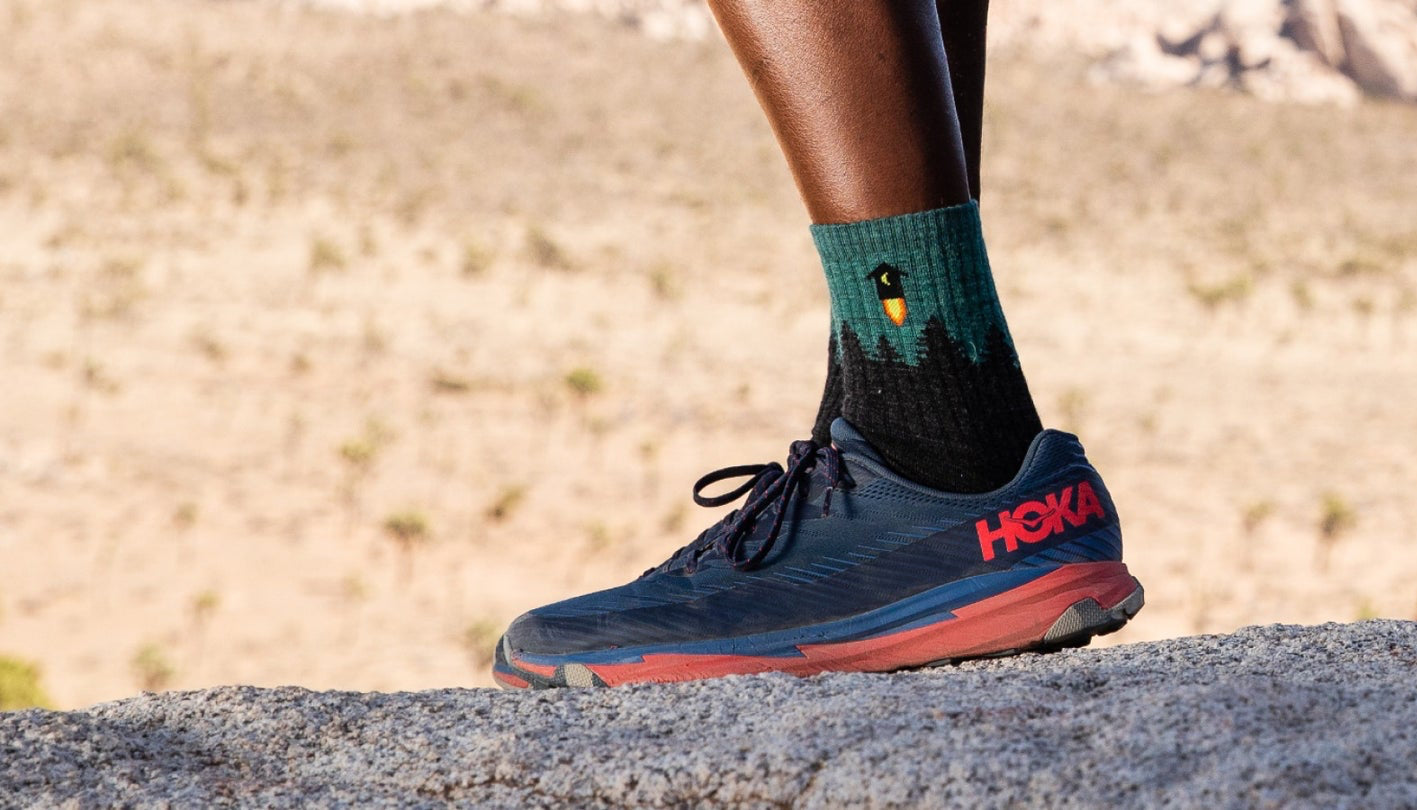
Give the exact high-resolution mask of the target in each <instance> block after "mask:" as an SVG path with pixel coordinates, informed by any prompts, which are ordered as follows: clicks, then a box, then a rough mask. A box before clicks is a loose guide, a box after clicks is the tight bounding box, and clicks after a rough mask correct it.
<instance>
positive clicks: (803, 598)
mask: <svg viewBox="0 0 1417 810" xmlns="http://www.w3.org/2000/svg"><path fill="white" fill-rule="evenodd" d="M738 477H746V478H747V481H746V482H745V483H743V484H742V485H741V486H739V487H738V488H736V489H734V490H733V491H731V492H728V493H725V494H722V495H717V496H705V495H704V494H703V490H704V488H705V487H707V486H710V485H712V484H715V483H718V482H720V481H724V480H728V479H732V478H738ZM745 494H746V495H747V496H748V498H747V501H746V502H745V503H744V505H743V506H742V508H740V509H737V510H734V511H733V512H731V513H729V514H728V515H727V516H726V517H724V519H723V520H721V521H719V522H718V523H717V524H715V525H714V526H712V527H710V528H709V529H708V530H706V531H705V532H704V533H703V534H701V535H699V537H698V538H697V539H695V540H694V541H693V542H692V543H690V544H689V545H687V546H685V547H684V548H682V549H680V550H679V551H677V552H676V553H675V554H674V556H672V557H670V558H669V559H668V560H666V561H665V562H664V563H663V564H661V565H659V566H657V567H655V568H652V569H650V570H649V571H646V572H645V573H644V574H643V575H641V576H640V577H639V578H638V579H636V580H635V581H633V582H631V583H629V584H627V585H622V586H620V587H618V588H611V589H609V590H605V591H599V592H597V593H592V594H588V595H585V596H579V597H576V598H574V599H568V600H566V601H564V602H557V603H555V604H553V605H547V606H546V607H542V608H537V609H536V610H533V611H531V612H530V613H527V614H525V615H523V616H521V617H520V618H518V619H517V620H516V621H515V622H513V623H512V626H511V627H510V628H508V629H507V632H506V635H504V636H503V637H502V640H501V642H500V643H499V644H498V645H497V650H496V663H495V666H494V668H493V674H494V676H495V677H496V679H497V681H498V683H500V684H501V685H503V686H506V687H512V688H527V687H532V688H544V687H551V686H615V685H618V684H624V683H637V682H644V681H686V680H695V679H699V678H713V677H718V676H723V675H733V674H740V673H752V672H788V673H792V674H796V675H810V674H814V673H818V672H824V671H865V672H885V671H891V670H896V669H902V668H907V667H918V666H924V665H928V664H935V663H943V662H948V661H955V660H959V659H963V658H973V657H979V656H989V655H1002V654H1008V653H1015V652H1022V651H1025V650H1048V649H1057V648H1061V647H1068V646H1081V645H1083V644H1086V643H1087V642H1088V641H1089V640H1090V639H1091V638H1092V637H1093V636H1095V635H1100V634H1103V633H1110V632H1112V631H1114V630H1116V629H1117V628H1119V627H1121V626H1122V625H1123V624H1125V623H1126V621H1127V620H1128V619H1130V618H1131V617H1132V616H1134V615H1136V612H1137V611H1138V610H1140V609H1141V606H1142V601H1143V596H1142V588H1141V585H1140V583H1138V582H1137V581H1136V580H1135V579H1134V578H1132V576H1131V574H1129V573H1128V572H1127V567H1126V566H1125V565H1124V564H1122V534H1121V528H1120V526H1119V524H1118V521H1117V513H1116V510H1115V509H1114V507H1113V505H1112V499H1111V498H1110V497H1109V495H1108V493H1107V488H1106V487H1105V486H1103V484H1102V479H1101V478H1100V477H1099V476H1098V474H1097V471H1096V470H1095V469H1093V467H1092V465H1091V464H1089V463H1088V461H1087V458H1086V457H1085V456H1084V455H1083V449H1082V445H1081V444H1079V443H1078V440H1077V437H1075V436H1072V435H1071V434H1067V433H1061V432H1059V431H1056V430H1045V431H1043V432H1041V433H1039V434H1038V436H1036V437H1035V438H1034V440H1033V443H1032V445H1031V446H1030V447H1029V450H1028V455H1027V456H1026V457H1025V458H1024V460H1023V463H1022V465H1021V468H1020V470H1019V472H1018V475H1016V476H1015V477H1014V479H1013V480H1012V481H1010V482H1009V483H1008V484H1006V485H1004V486H1003V487H1000V488H999V489H997V490H995V491H993V492H988V493H983V494H978V495H961V494H952V493H948V492H940V491H937V490H932V489H928V488H926V487H924V486H921V485H919V484H916V483H913V482H911V481H908V480H906V479H904V478H901V477H900V476H898V475H896V474H895V473H893V472H891V471H890V470H889V469H888V468H887V467H886V465H885V463H884V462H883V461H882V460H881V458H880V456H878V455H877V454H876V452H875V451H874V450H873V449H872V448H871V445H870V444H869V443H868V442H867V441H866V439H865V438H863V437H862V436H861V434H859V433H858V432H857V431H856V430H855V429H854V428H853V427H852V426H851V425H850V424H848V423H847V422H846V421H845V420H843V419H838V420H836V422H835V423H834V424H833V425H832V446H830V447H821V446H819V445H817V444H815V443H813V442H810V441H799V442H794V443H793V445H792V450H791V453H790V454H789V456H788V460H787V466H786V468H784V467H783V466H782V465H779V464H776V463H773V464H754V465H745V466H740V467H729V468H726V469H723V470H718V471H717V472H713V473H709V474H708V475H706V476H704V477H703V478H701V479H700V480H699V482H698V483H697V484H695V485H694V500H695V501H696V502H697V503H699V504H701V505H704V506H719V505H723V504H726V503H728V502H730V501H732V500H734V499H737V498H739V497H741V496H743V495H745Z"/></svg>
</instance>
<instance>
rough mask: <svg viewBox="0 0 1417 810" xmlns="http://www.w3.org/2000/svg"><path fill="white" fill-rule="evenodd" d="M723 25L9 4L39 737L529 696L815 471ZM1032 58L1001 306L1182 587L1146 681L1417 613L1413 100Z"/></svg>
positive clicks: (1024, 38) (1140, 627)
mask: <svg viewBox="0 0 1417 810" xmlns="http://www.w3.org/2000/svg"><path fill="white" fill-rule="evenodd" d="M386 5H387V4H386ZM997 5H998V6H999V7H1000V8H999V9H998V10H996V13H1000V14H1007V8H1006V6H1007V5H1008V4H1006V3H1003V2H1002V0H1000V2H999V3H998V4H997ZM1012 5H1013V7H1015V8H1017V7H1018V6H1019V3H1017V2H1015V3H1013V4H1012ZM1104 5H1105V4H1104ZM1117 5H1118V6H1121V5H1122V4H1120V3H1119V4H1117ZM1134 5H1135V4H1134ZM381 10H383V11H387V10H388V9H381ZM696 14H697V16H694V15H690V16H687V17H684V18H683V19H684V20H687V21H688V22H685V23H684V26H683V30H679V29H677V28H675V27H674V26H673V25H669V26H667V27H665V26H658V27H656V26H655V25H645V24H638V25H636V24H629V23H627V22H626V20H625V19H624V18H623V17H617V16H616V15H614V14H611V15H606V14H594V13H531V12H525V13H522V12H517V13H508V12H507V10H506V9H487V8H483V7H482V6H481V5H478V6H477V7H471V6H464V7H459V8H451V9H450V8H437V9H426V10H420V11H417V12H416V13H404V14H364V13H353V12H351V11H349V10H344V9H337V8H331V7H311V6H308V5H299V4H291V3H277V2H262V1H260V0H243V1H241V2H236V1H230V2H213V1H211V0H3V2H0V680H3V681H4V683H5V684H7V685H6V686H5V687H4V689H5V690H8V692H7V693H8V694H9V695H10V696H11V697H10V698H9V700H10V704H11V706H16V705H21V704H22V703H24V702H26V701H28V702H45V703H48V704H50V705H54V706H57V707H77V706H82V705H85V704H89V703H92V702H95V701H101V700H107V699H113V698H118V697H122V696H126V695H130V694H133V693H135V692H137V691H139V690H143V689H184V688H195V687H202V686H209V685H214V684H224V683H250V684H258V685H276V684H299V685H303V686H308V687H312V688H339V689H359V690H404V689H420V688H427V687H439V686H450V685H490V684H491V680H490V677H489V676H488V664H489V656H490V651H491V645H492V644H493V642H494V641H495V639H496V637H497V635H498V633H499V632H500V630H501V628H502V626H503V625H505V623H506V622H507V621H509V620H510V619H512V618H514V617H515V616H516V615H517V614H519V613H520V612H522V611H523V610H526V609H528V608H531V607H534V606H536V605H538V604H541V603H543V602H546V601H549V600H554V599H558V598H562V597H566V596H570V595H573V594H575V593H578V592H583V591H586V590H588V589H594V588H599V587H604V586H609V585H612V584H616V583H618V582H621V581H623V580H625V579H628V578H630V577H633V576H634V575H636V574H638V573H639V572H640V571H641V570H642V569H644V568H645V567H647V566H649V565H652V564H654V563H657V562H659V561H660V560H662V559H663V558H664V557H666V556H667V555H668V554H669V553H670V552H671V551H672V550H673V549H675V548H677V547H678V546H680V545H681V544H682V543H684V542H686V541H687V540H689V539H690V538H692V537H693V535H695V534H696V533H697V532H698V531H699V529H700V528H702V526H704V525H706V524H707V522H709V521H711V520H713V519H714V518H715V515H714V514H712V513H710V512H709V511H706V510H701V509H697V508H694V507H692V505H691V502H690V500H689V488H690V484H691V483H692V482H693V481H694V479H695V478H697V477H698V476H699V475H701V474H702V473H704V472H706V471H708V470H711V469H715V468H717V467H720V466H724V465H728V464H738V463H748V462H762V461H769V460H779V459H780V458H781V457H782V456H783V455H784V454H785V452H786V447H787V443H788V441H789V440H791V439H794V438H800V437H803V436H804V435H805V434H806V432H807V430H808V428H809V427H810V424H811V419H812V416H813V414H814V413H815V409H816V406H817V402H818V397H819V393H820V389H821V385H822V381H823V377H824V372H825V357H826V328H827V301H826V288H825V284H824V282H823V281H822V280H821V277H820V270H819V267H818V264H817V261H816V258H815V254H814V253H813V251H812V247H811V243H810V240H809V238H808V233H807V227H806V226H807V219H806V216H805V214H804V212H803V211H802V208H801V206H800V204H799V202H798V199H797V196H796V192H795V189H794V187H793V185H792V181H791V178H790V177H789V176H788V174H787V172H786V170H785V168H784V165H783V162H782V159H781V156H780V154H779V152H778V151H777V147H776V145H775V144H774V142H773V140H772V137H771V133H770V132H769V130H768V128H767V126H766V124H765V123H764V121H763V120H762V118H761V115H760V112H759V110H758V108H757V105H756V103H755V101H754V99H753V98H752V95H751V93H750V91H749V89H748V87H747V84H746V82H745V81H744V79H743V77H742V75H741V73H740V71H739V68H738V67H737V65H736V64H735V63H734V62H733V61H732V59H731V57H730V54H729V52H728V50H727V47H726V45H725V44H724V43H723V42H722V40H721V38H720V37H719V36H718V34H717V33H716V32H715V31H713V30H712V29H711V28H707V29H706V28H705V26H706V23H705V22H704V21H705V20H706V19H707V18H706V17H703V16H702V14H701V10H698V11H697V12H696ZM998 25H999V26H1000V28H999V30H1000V32H1001V36H1000V38H999V40H998V41H997V42H995V43H994V46H993V48H992V52H991V59H992V63H991V66H990V71H991V72H990V74H989V80H988V81H989V93H990V96H989V106H988V110H987V117H986V125H985V126H986V129H985V165H984V170H983V173H984V194H983V201H982V204H983V209H984V218H985V224H986V230H987V235H988V238H989V240H990V249H991V255H992V258H993V264H994V267H995V272H996V274H997V278H998V281H999V286H1000V289H1001V294H1002V296H1003V298H1004V305H1005V309H1006V311H1007V312H1008V315H1009V319H1010V323H1011V326H1012V329H1013V332H1014V337H1015V340H1016V343H1017V344H1018V346H1019V349H1020V354H1021V356H1022V360H1023V364H1024V369H1025V371H1026V373H1027V374H1028V377H1029V382H1030V384H1031V386H1032V389H1033V391H1034V394H1035V397H1036V399H1037V401H1038V404H1039V407H1040V410H1041V411H1042V413H1043V415H1044V421H1045V422H1046V423H1048V424H1051V425H1053V426H1058V427H1062V428H1066V429H1070V430H1075V431H1078V432H1079V433H1080V434H1081V436H1082V438H1083V440H1084V442H1085V443H1086V444H1087V446H1088V448H1089V452H1090V454H1091V455H1092V456H1093V458H1094V460H1095V462H1096V463H1097V465H1098V466H1099V467H1100V468H1101V470H1102V471H1103V473H1104V474H1105V475H1106V476H1107V480H1108V482H1109V485H1110V486H1111V488H1112V490H1113V494H1114V496H1115V497H1116V499H1117V502H1118V505H1119V509H1120V510H1121V513H1122V519H1123V524H1124V526H1125V529H1126V543H1127V559H1128V562H1129V564H1130V566H1131V567H1132V570H1133V572H1134V573H1135V574H1136V575H1137V576H1138V577H1139V578H1140V579H1141V580H1142V581H1143V583H1144V584H1145V585H1146V588H1147V599H1148V604H1147V607H1146V609H1145V610H1144V611H1143V612H1142V613H1141V615H1140V616H1139V617H1138V619H1137V620H1136V621H1135V622H1133V623H1132V624H1131V625H1129V626H1128V627H1127V628H1126V629H1125V630H1124V631H1123V632H1121V633H1119V634H1117V635H1115V636H1110V637H1108V638H1107V639H1105V640H1104V641H1105V643H1109V644H1112V643H1123V642H1128V641H1139V640H1146V639H1158V638H1165V637H1171V636H1177V635H1183V634H1192V633H1214V632H1225V631H1229V630H1233V629H1235V628H1237V627H1240V626H1243V625H1248V624H1255V623H1269V622H1302V623H1312V622H1323V621H1350V620H1354V619H1359V618H1364V617H1374V616H1382V617H1396V618H1408V619H1412V618H1417V545H1414V543H1413V540H1412V538H1411V536H1410V534H1409V533H1410V531H1411V526H1412V521H1413V506H1414V503H1417V498H1415V496H1414V493H1415V492H1417V417H1415V416H1414V407H1413V406H1414V394H1417V105H1413V104H1410V103H1404V102H1402V101H1401V100H1396V99H1392V98H1388V99H1383V98H1375V97H1373V96H1372V95H1371V94H1370V95H1362V94H1360V93H1359V92H1356V91H1354V90H1353V89H1351V88H1349V87H1348V85H1342V86H1341V87H1340V86H1339V85H1338V84H1330V85H1325V87H1327V88H1328V90H1325V91H1324V92H1320V93H1317V94H1316V97H1315V98H1308V99H1300V101H1310V102H1316V103H1300V101H1296V100H1295V98H1294V97H1291V96H1293V95H1294V94H1285V93H1277V92H1266V91H1265V90H1264V87H1263V86H1262V84H1253V85H1252V86H1242V85H1243V84H1244V83H1243V82H1237V81H1234V80H1233V75H1232V76H1231V78H1230V79H1226V78H1225V77H1221V78H1220V79H1218V80H1217V79H1215V76H1214V75H1211V76H1210V78H1206V77H1205V76H1204V75H1202V74H1203V73H1204V72H1203V71H1202V72H1201V73H1198V74H1197V76H1198V78H1197V79H1195V80H1191V79H1187V78H1185V77H1182V79H1183V80H1178V81H1173V82H1172V84H1176V83H1178V82H1179V83H1180V84H1183V85H1190V86H1183V87H1178V88H1167V89H1163V88H1160V87H1159V86H1157V85H1156V83H1154V82H1153V83H1147V82H1137V81H1112V80H1110V79H1109V77H1108V76H1106V75H1101V74H1099V70H1100V68H1099V65H1100V64H1103V63H1102V62H1099V60H1098V59H1097V58H1095V55H1094V54H1089V53H1083V52H1081V51H1080V50H1078V49H1076V48H1070V47H1067V46H1058V47H1043V46H1041V45H1039V44H1038V42H1040V41H1042V40H1041V39H1039V38H1036V37H1034V38H1031V36H1030V35H1029V34H1028V33H1027V31H1026V30H1023V29H1020V30H1022V31H1023V33H1015V34H1011V35H1009V36H1004V35H1003V34H1007V33H1008V32H1009V31H1010V30H1011V29H1009V28H1008V26H1007V19H1005V20H1004V21H1002V22H1000V23H999V24H998ZM1026 27H1027V26H1024V28H1026ZM1414 41H1417V40H1414ZM1198 42H1201V46H1198V47H1203V46H1204V42H1203V41H1200V40H1198ZM1133 56H1134V55H1133ZM1133 56H1127V55H1126V54H1123V55H1122V56H1119V57H1117V59H1114V60H1113V61H1112V62H1111V63H1108V64H1113V65H1116V64H1120V63H1121V62H1119V61H1118V60H1122V62H1125V61H1126V59H1133ZM1153 56H1154V54H1153ZM1174 58H1176V59H1179V58H1180V57H1174ZM1226 58H1227V60H1228V59H1229V57H1228V56H1227V57H1226ZM1243 58H1244V54H1243V53H1240V61H1243ZM1195 59H1197V60H1199V59H1201V57H1195ZM1133 61H1135V60H1134V59H1133ZM1232 61H1233V60H1232ZM1127 64H1131V62H1127ZM1195 64H1201V62H1200V61H1196V62H1195ZM1166 65H1169V66H1170V67H1169V68H1168V69H1171V68H1177V67H1178V65H1179V63H1176V62H1167V63H1166ZM1230 67H1231V68H1234V65H1233V64H1231V65H1230ZM1122 72H1123V73H1126V72H1127V71H1122ZM1162 72H1163V73H1164V72H1165V71H1162ZM1178 72H1182V71H1178V70H1172V73H1178ZM1128 75H1131V74H1128ZM1167 75H1170V74H1167ZM1123 78H1124V79H1125V78H1126V77H1125V76H1124V77H1123ZM1334 88H1337V89H1334ZM1345 88H1347V89H1345ZM1300 95H1302V94H1300ZM41 690H42V693H41ZM26 695H28V697H26Z"/></svg>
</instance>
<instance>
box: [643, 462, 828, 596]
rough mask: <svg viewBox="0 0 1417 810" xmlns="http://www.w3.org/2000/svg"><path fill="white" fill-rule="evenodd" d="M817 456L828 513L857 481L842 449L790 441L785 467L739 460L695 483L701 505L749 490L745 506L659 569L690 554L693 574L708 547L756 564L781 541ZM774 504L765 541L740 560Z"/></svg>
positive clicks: (736, 561) (740, 566)
mask: <svg viewBox="0 0 1417 810" xmlns="http://www.w3.org/2000/svg"><path fill="white" fill-rule="evenodd" d="M818 461H820V462H821V463H822V465H823V470H824V472H825V473H826V479H827V491H826V494H825V495H824V496H823V498H822V515H823V516H824V517H825V516H827V515H830V514H831V502H832V493H833V492H835V491H836V490H837V489H838V488H839V487H850V486H852V484H853V482H852V480H851V476H850V475H849V474H848V473H847V471H846V466H845V465H844V464H843V463H842V460H841V451H839V450H837V449H836V448H835V447H831V446H825V447H824V446H822V445H819V444H817V443H816V442H813V441H809V440H802V441H795V442H793V443H792V448H791V450H790V451H789V452H788V455H787V468H786V469H783V467H782V465H781V464H778V463H777V462H776V461H773V462H770V463H768V464H740V465H737V466H734V467H724V468H723V469H721V470H714V471H713V472H711V473H709V474H707V475H705V476H704V477H702V478H700V479H699V480H698V481H696V482H694V503H696V504H698V505H699V506H707V507H714V506H723V505H725V504H728V503H731V502H733V501H735V500H737V499H738V498H740V497H742V496H743V495H744V494H745V493H750V494H749V495H748V500H747V502H745V503H744V504H743V506H742V508H740V509H735V510H733V511H732V512H729V513H728V514H727V515H726V516H724V518H723V519H722V520H721V521H719V522H718V523H717V524H715V525H714V526H712V527H710V528H709V529H707V530H706V531H705V532H704V533H703V534H701V535H699V536H698V538H696V539H695V540H694V542H692V543H690V544H689V545H687V546H685V547H684V548H681V549H679V551H677V552H675V554H674V556H673V557H670V558H669V561H668V562H666V563H665V564H664V565H663V566H659V568H662V569H668V568H672V567H673V566H674V564H675V563H677V562H678V561H680V560H681V559H684V558H685V557H688V560H687V562H686V563H685V565H684V570H685V571H686V572H687V573H690V574H692V573H694V570H695V568H696V567H697V563H698V560H699V558H700V557H702V556H703V555H704V554H706V553H707V552H708V551H710V550H716V551H718V553H719V554H721V555H722V556H723V557H724V558H725V559H727V560H728V562H729V564H730V565H732V566H733V567H734V568H735V569H737V570H739V571H750V570H752V569H754V568H756V567H758V566H759V565H760V564H761V563H762V561H763V560H764V559H766V558H767V555H768V553H769V552H770V551H772V547H773V544H774V543H776V542H777V538H778V535H779V534H781V533H782V524H783V522H784V521H785V520H786V518H787V513H788V511H789V508H790V507H791V505H792V497H793V495H795V494H796V493H798V492H802V493H803V494H805V493H806V492H807V488H806V487H804V486H803V482H804V481H808V480H810V478H811V474H812V471H813V470H815V469H816V468H817V463H818ZM744 476H747V478H748V480H747V481H745V482H744V483H743V484H741V485H739V486H738V487H737V488H735V489H733V490H731V491H729V492H725V493H724V494H722V495H704V494H703V490H704V488H705V487H709V486H712V485H713V484H716V483H718V482H720V481H727V480H729V479H731V478H741V477H744ZM774 503H775V504H777V514H776V515H775V516H774V517H773V522H772V528H771V529H769V530H768V533H767V536H766V537H764V538H763V542H762V543H761V544H759V545H758V548H757V550H756V551H754V552H753V553H752V554H751V555H749V556H748V557H747V558H746V559H740V555H741V554H742V552H743V547H744V544H745V543H746V542H747V540H748V537H749V536H750V535H751V534H752V533H753V526H754V522H755V521H756V519H757V517H758V516H759V515H761V514H762V513H763V512H764V511H765V510H767V509H768V508H769V507H771V506H772V505H773V504H774ZM655 570H659V569H657V568H651V569H650V570H649V571H646V572H645V574H649V573H651V572H652V571H655Z"/></svg>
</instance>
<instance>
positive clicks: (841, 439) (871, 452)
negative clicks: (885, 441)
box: [831, 416, 885, 465]
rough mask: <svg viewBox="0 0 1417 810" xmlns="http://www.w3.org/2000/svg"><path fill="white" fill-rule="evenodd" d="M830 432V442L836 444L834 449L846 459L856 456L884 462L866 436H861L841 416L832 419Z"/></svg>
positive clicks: (878, 462)
mask: <svg viewBox="0 0 1417 810" xmlns="http://www.w3.org/2000/svg"><path fill="white" fill-rule="evenodd" d="M831 433H832V444H834V445H836V449H838V450H840V451H842V452H843V453H845V454H846V456H847V460H848V461H850V458H851V457H852V456H856V457H858V458H866V459H869V460H871V461H874V462H876V463H877V464H882V465H884V464H885V460H884V459H882V458H881V455H880V454H879V453H877V452H876V448H874V447H872V446H871V443H870V442H868V441H866V437H865V436H862V435H861V433H860V431H858V430H857V429H856V428H855V427H853V426H852V424H851V423H850V422H848V421H846V420H845V419H843V418H842V417H840V416H838V417H837V418H836V419H834V420H832V426H831Z"/></svg>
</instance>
